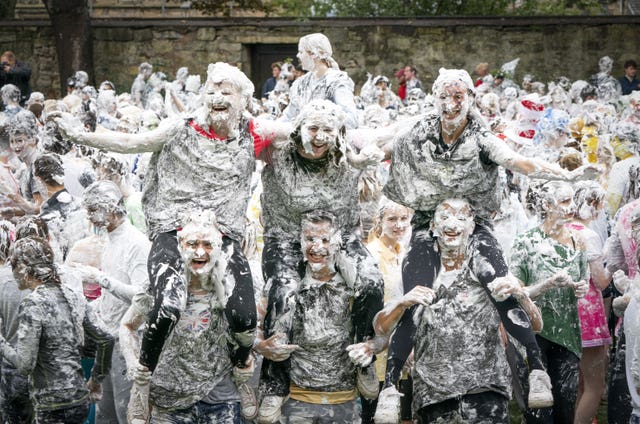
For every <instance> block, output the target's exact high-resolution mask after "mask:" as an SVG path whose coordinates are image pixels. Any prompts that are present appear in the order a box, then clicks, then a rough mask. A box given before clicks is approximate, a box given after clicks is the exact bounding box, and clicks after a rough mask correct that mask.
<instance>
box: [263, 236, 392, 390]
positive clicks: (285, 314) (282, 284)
mask: <svg viewBox="0 0 640 424" xmlns="http://www.w3.org/2000/svg"><path fill="white" fill-rule="evenodd" d="M342 250H343V254H345V255H346V256H347V257H348V258H349V259H350V262H351V264H352V266H353V269H351V270H338V271H339V272H341V273H342V274H343V276H344V275H345V274H347V273H350V274H353V277H354V279H355V292H356V294H355V297H354V301H353V305H352V307H351V316H352V323H353V326H354V332H355V340H354V343H359V342H362V341H365V340H367V339H370V338H372V337H373V336H374V335H375V332H374V329H373V318H374V317H375V315H376V314H377V313H378V312H379V311H380V310H381V309H382V306H383V280H382V274H381V273H380V271H379V270H378V266H377V264H376V262H375V259H373V257H372V256H371V254H370V253H369V251H367V249H366V248H365V247H364V245H363V244H362V242H361V241H360V239H359V237H357V236H356V235H355V234H347V235H344V236H343V240H342ZM302 258H303V257H302V251H301V247H300V243H299V242H291V241H282V240H278V239H275V238H271V237H266V238H265V241H264V250H263V251H262V272H263V273H264V278H265V282H266V286H267V287H269V292H268V304H267V313H266V316H265V324H264V336H265V338H268V337H271V336H272V335H274V334H275V333H278V332H281V333H284V334H287V335H288V336H289V340H291V321H292V319H293V305H295V295H296V292H297V289H298V287H299V284H300V280H301V278H302V276H303V274H304V263H303V260H302ZM327 313H330V311H327ZM288 369H289V361H288V360H286V361H282V362H273V361H270V360H268V359H267V358H264V360H263V362H262V370H261V378H260V385H261V390H263V392H264V393H265V394H272V395H278V396H284V395H286V394H287V393H288V392H289V376H288Z"/></svg>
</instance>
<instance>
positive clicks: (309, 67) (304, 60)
mask: <svg viewBox="0 0 640 424" xmlns="http://www.w3.org/2000/svg"><path fill="white" fill-rule="evenodd" d="M296 56H297V58H298V60H299V61H300V65H302V69H304V70H305V71H313V69H314V68H315V62H314V61H313V56H311V52H310V51H309V50H307V49H306V48H305V47H304V46H302V44H298V54H297V55H296Z"/></svg>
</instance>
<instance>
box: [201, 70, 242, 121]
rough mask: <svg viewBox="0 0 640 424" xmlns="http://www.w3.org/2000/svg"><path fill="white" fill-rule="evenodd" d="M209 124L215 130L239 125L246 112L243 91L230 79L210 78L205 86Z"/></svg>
mask: <svg viewBox="0 0 640 424" xmlns="http://www.w3.org/2000/svg"><path fill="white" fill-rule="evenodd" d="M204 103H205V106H206V107H207V109H208V113H209V117H208V120H209V124H210V125H212V126H213V127H214V128H216V127H219V126H222V125H228V126H232V125H233V123H237V121H238V120H239V119H240V116H241V115H242V112H243V110H244V102H243V98H242V93H241V90H240V89H239V88H238V87H236V85H235V84H233V83H232V82H231V81H229V80H228V79H222V78H210V79H208V80H207V82H206V84H205V86H204Z"/></svg>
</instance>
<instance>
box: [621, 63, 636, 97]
mask: <svg viewBox="0 0 640 424" xmlns="http://www.w3.org/2000/svg"><path fill="white" fill-rule="evenodd" d="M637 69H638V64H637V63H636V61H635V60H633V59H630V60H627V61H626V62H624V75H623V76H622V77H620V78H619V79H618V81H619V82H620V87H622V95H623V96H624V95H627V94H631V92H632V91H638V90H640V80H638V77H637V76H636V71H637Z"/></svg>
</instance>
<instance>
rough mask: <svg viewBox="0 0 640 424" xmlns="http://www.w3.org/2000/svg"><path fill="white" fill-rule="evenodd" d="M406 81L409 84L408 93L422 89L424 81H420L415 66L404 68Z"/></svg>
mask: <svg viewBox="0 0 640 424" xmlns="http://www.w3.org/2000/svg"><path fill="white" fill-rule="evenodd" d="M404 79H405V82H406V84H407V93H408V92H409V91H411V90H413V89H414V88H420V89H422V81H420V80H419V79H418V70H417V69H416V67H415V66H413V65H407V66H405V67H404Z"/></svg>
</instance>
